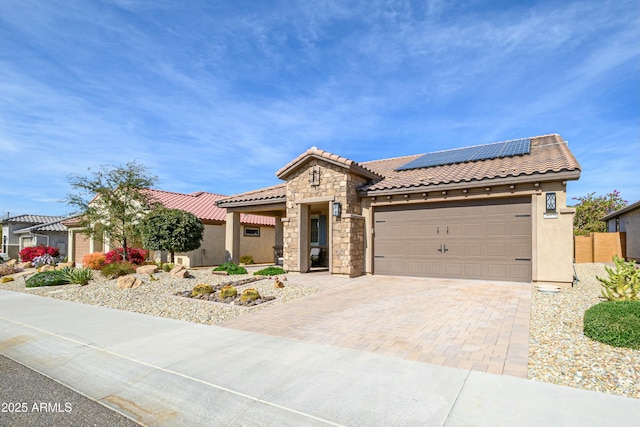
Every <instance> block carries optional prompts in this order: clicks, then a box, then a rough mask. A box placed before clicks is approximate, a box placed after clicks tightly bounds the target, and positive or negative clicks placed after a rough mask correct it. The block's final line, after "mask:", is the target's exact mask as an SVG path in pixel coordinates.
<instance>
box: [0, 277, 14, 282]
mask: <svg viewBox="0 0 640 427" xmlns="http://www.w3.org/2000/svg"><path fill="white" fill-rule="evenodd" d="M14 280H15V279H14V278H13V277H9V276H7V277H3V278H2V283H8V282H13V281H14Z"/></svg>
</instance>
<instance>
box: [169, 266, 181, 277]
mask: <svg viewBox="0 0 640 427" xmlns="http://www.w3.org/2000/svg"><path fill="white" fill-rule="evenodd" d="M184 269H185V268H184V265H182V264H176V266H175V267H173V268H172V269H171V271H169V274H171V275H174V274H176V273H177V272H179V271H182V270H184Z"/></svg>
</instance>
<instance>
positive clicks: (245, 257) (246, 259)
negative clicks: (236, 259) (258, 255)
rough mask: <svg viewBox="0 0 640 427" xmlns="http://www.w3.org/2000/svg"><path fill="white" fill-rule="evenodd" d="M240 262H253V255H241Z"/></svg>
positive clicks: (247, 263)
mask: <svg viewBox="0 0 640 427" xmlns="http://www.w3.org/2000/svg"><path fill="white" fill-rule="evenodd" d="M240 264H246V265H249V264H253V257H252V256H251V255H243V256H241V257H240Z"/></svg>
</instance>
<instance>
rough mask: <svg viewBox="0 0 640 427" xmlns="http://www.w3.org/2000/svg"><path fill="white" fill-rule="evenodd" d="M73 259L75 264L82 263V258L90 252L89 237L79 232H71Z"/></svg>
mask: <svg viewBox="0 0 640 427" xmlns="http://www.w3.org/2000/svg"><path fill="white" fill-rule="evenodd" d="M73 238H74V239H75V241H74V246H73V260H74V261H75V262H76V264H82V258H84V256H85V255H86V254H88V253H89V252H90V250H91V249H90V248H91V244H90V241H89V238H88V237H87V236H85V235H84V234H82V233H80V232H75V233H73Z"/></svg>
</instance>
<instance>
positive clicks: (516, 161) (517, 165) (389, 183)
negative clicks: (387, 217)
mask: <svg viewBox="0 0 640 427" xmlns="http://www.w3.org/2000/svg"><path fill="white" fill-rule="evenodd" d="M530 139H531V151H530V153H529V154H525V155H520V156H513V157H502V158H495V159H487V160H479V161H475V162H465V163H456V164H447V165H440V166H431V167H427V168H421V169H410V170H400V171H396V170H395V169H396V168H397V167H399V166H401V165H403V164H406V163H408V162H410V161H411V160H414V159H416V158H418V157H420V156H421V154H419V155H415V156H407V157H398V158H394V159H384V160H376V161H370V162H364V163H362V165H363V166H364V167H366V168H368V169H371V170H373V171H375V172H377V173H378V174H380V175H382V176H384V177H385V178H384V179H382V180H380V181H376V182H373V183H371V184H368V185H365V186H364V187H362V188H361V190H362V191H365V192H375V191H385V190H394V189H408V188H425V187H430V186H435V185H441V184H452V183H462V182H469V183H472V182H479V181H484V180H487V179H496V178H511V177H520V176H533V175H540V174H545V173H552V172H575V173H576V177H575V179H577V177H578V176H579V173H580V165H579V164H578V161H577V160H576V158H575V157H574V156H573V154H572V153H571V151H569V148H568V147H567V144H566V142H565V141H563V140H562V138H561V137H560V135H557V134H553V135H544V136H537V137H532V138H530Z"/></svg>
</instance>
